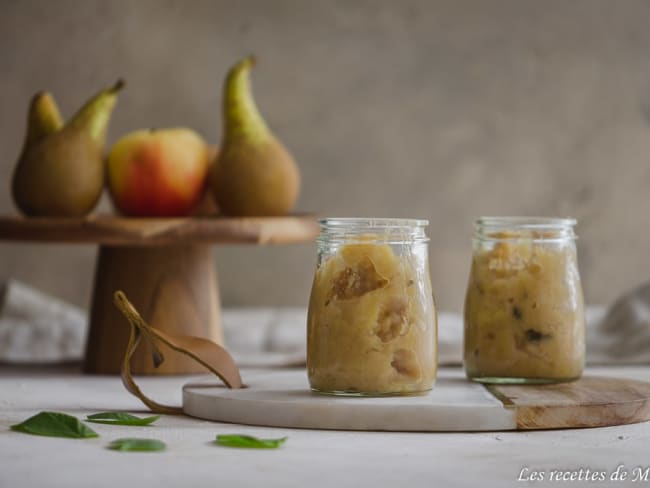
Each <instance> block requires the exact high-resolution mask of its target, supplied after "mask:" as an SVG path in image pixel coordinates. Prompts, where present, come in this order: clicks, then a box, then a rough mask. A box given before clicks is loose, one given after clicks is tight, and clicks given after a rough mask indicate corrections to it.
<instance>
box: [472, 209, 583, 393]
mask: <svg viewBox="0 0 650 488" xmlns="http://www.w3.org/2000/svg"><path fill="white" fill-rule="evenodd" d="M574 225H575V220H572V219H552V218H527V217H490V218H488V217H485V218H482V219H479V220H478V221H477V222H476V227H475V229H476V230H475V234H474V239H473V255H472V267H471V271H470V277H469V284H468V287H467V295H466V299H465V334H464V337H465V354H464V358H465V371H466V373H467V376H468V378H470V379H472V380H475V381H480V382H484V383H555V382H562V381H571V380H575V379H577V378H579V377H580V376H581V374H582V370H583V366H584V361H585V320H584V304H583V296H582V287H581V284H580V275H579V273H578V263H577V257H576V246H575V234H574V232H573V226H574Z"/></svg>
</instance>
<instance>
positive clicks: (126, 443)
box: [108, 438, 167, 452]
mask: <svg viewBox="0 0 650 488" xmlns="http://www.w3.org/2000/svg"><path fill="white" fill-rule="evenodd" d="M166 447H167V446H166V445H165V443H164V442H163V441H159V440H157V439H135V438H125V439H116V440H114V441H113V442H111V443H110V444H109V445H108V448H109V449H112V450H114V451H142V452H144V451H150V452H151V451H164V450H165V448H166Z"/></svg>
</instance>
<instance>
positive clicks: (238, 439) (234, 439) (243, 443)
mask: <svg viewBox="0 0 650 488" xmlns="http://www.w3.org/2000/svg"><path fill="white" fill-rule="evenodd" d="M286 440H287V437H281V438H279V439H258V438H257V437H253V436H251V435H239V434H223V435H218V436H217V440H216V444H218V445H219V446H226V447H244V448H251V449H274V448H276V447H280V446H281V445H282V444H284V443H285V441H286Z"/></svg>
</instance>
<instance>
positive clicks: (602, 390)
mask: <svg viewBox="0 0 650 488" xmlns="http://www.w3.org/2000/svg"><path fill="white" fill-rule="evenodd" d="M487 389H488V391H490V392H491V393H492V394H494V395H495V396H496V397H497V398H499V399H500V400H501V401H502V402H503V404H504V406H505V407H506V408H512V409H515V411H516V419H517V428H518V429H522V430H530V429H563V428H576V427H603V426H607V425H621V424H633V423H637V422H644V421H647V420H650V383H646V382H643V381H636V380H626V379H618V378H600V377H589V376H586V377H583V378H581V379H579V380H578V381H574V382H572V383H559V384H554V385H490V386H487Z"/></svg>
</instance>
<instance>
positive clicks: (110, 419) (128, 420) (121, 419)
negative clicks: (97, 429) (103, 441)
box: [86, 412, 160, 425]
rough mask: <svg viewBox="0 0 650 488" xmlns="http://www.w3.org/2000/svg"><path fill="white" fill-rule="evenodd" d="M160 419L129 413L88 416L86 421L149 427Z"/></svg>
mask: <svg viewBox="0 0 650 488" xmlns="http://www.w3.org/2000/svg"><path fill="white" fill-rule="evenodd" d="M159 418H160V415H153V416H151V417H144V418H141V417H136V416H135V415H131V414H129V413H122V412H101V413H94V414H92V415H88V417H86V421H88V422H95V423H96V424H108V425H149V424H151V423H153V422H155V421H156V420H158V419H159Z"/></svg>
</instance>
